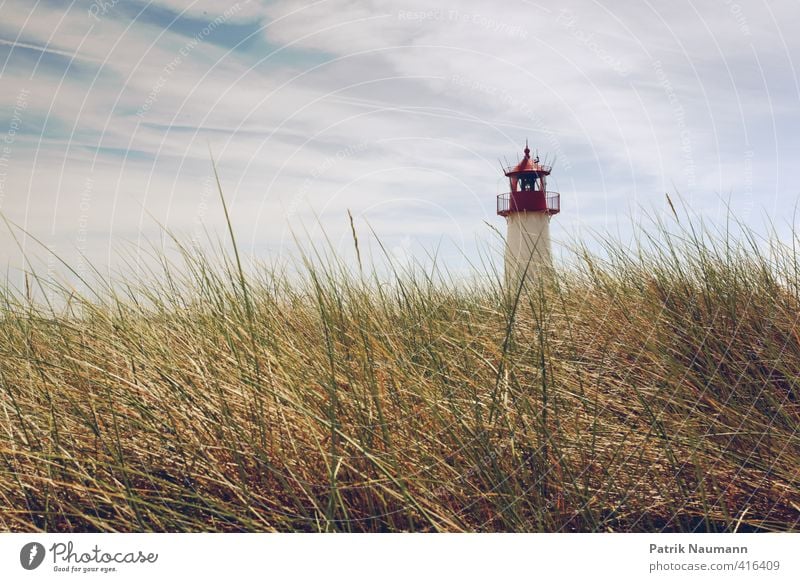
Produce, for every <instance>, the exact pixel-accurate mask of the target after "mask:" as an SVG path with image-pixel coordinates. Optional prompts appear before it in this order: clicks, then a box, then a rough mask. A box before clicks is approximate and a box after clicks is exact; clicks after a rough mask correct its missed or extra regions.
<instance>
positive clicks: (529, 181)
mask: <svg viewBox="0 0 800 582" xmlns="http://www.w3.org/2000/svg"><path fill="white" fill-rule="evenodd" d="M535 189H536V178H535V177H530V176H522V177H521V178H520V190H522V191H524V192H529V191H531V190H535Z"/></svg>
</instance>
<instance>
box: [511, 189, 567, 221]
mask: <svg viewBox="0 0 800 582" xmlns="http://www.w3.org/2000/svg"><path fill="white" fill-rule="evenodd" d="M512 194H514V195H516V196H515V198H516V197H519V196H520V195H521V194H530V192H506V193H505V194H500V195H499V196H498V197H497V214H500V215H503V216H505V215H507V214H509V213H510V212H515V211H521V210H532V211H534V212H536V211H538V212H542V211H544V212H547V213H548V214H557V213H558V212H560V211H561V195H560V194H559V193H558V192H545V193H544V194H545V197H544V199H545V205H546V207H545V208H537V209H533V208H526V205H525V204H520V202H519V201H518V202H517V204H516V205H515V207H514V208H512V207H511V195H512Z"/></svg>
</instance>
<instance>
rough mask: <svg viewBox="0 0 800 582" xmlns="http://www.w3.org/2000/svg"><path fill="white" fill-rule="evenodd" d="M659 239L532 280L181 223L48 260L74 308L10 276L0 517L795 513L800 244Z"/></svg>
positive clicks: (383, 522) (168, 526) (380, 519)
mask: <svg viewBox="0 0 800 582" xmlns="http://www.w3.org/2000/svg"><path fill="white" fill-rule="evenodd" d="M650 232H651V235H650V236H649V237H648V236H646V234H645V233H640V234H641V238H640V242H639V244H637V245H634V246H633V247H631V248H627V247H625V246H623V245H620V244H619V243H618V242H614V241H608V242H607V243H606V245H605V246H606V248H605V252H604V253H601V254H592V253H589V252H588V251H587V250H586V249H585V248H579V249H578V250H576V251H575V254H574V257H573V258H574V260H573V261H572V264H571V266H569V267H568V268H565V269H563V270H560V271H558V272H556V273H554V274H553V276H552V280H551V279H546V278H544V277H542V278H540V279H538V284H537V283H533V284H529V285H527V286H525V287H522V288H516V287H513V288H504V285H502V284H501V282H500V280H499V277H498V276H497V273H496V272H494V271H492V270H491V269H489V270H488V271H487V272H485V273H477V272H476V274H475V275H476V276H475V277H473V278H472V279H471V280H472V283H465V282H463V281H462V282H458V283H456V282H453V281H450V280H449V279H448V277H446V276H443V275H442V274H441V273H440V272H438V271H434V272H431V271H425V270H423V269H408V270H403V269H399V268H398V269H396V270H394V271H393V273H394V274H393V275H392V276H391V277H389V279H390V280H388V281H387V280H383V281H378V279H379V277H378V276H377V275H375V273H374V272H373V271H372V268H371V267H367V266H366V265H362V266H361V270H359V269H357V268H356V269H352V268H349V267H348V266H347V265H345V264H343V263H342V262H341V261H339V260H337V259H336V257H335V255H333V254H332V253H325V255H324V256H316V257H314V256H308V257H307V260H306V262H305V274H304V276H303V277H301V278H299V279H296V278H293V277H289V276H288V275H286V273H284V272H283V271H281V270H280V269H277V268H273V269H270V268H266V267H263V266H262V267H260V268H258V269H253V270H252V272H250V271H249V270H248V272H246V269H244V268H243V267H242V264H241V262H240V258H239V254H238V251H237V252H234V253H233V254H232V255H231V256H227V255H224V254H221V255H220V254H216V255H209V254H203V253H201V252H199V251H197V250H195V249H190V248H187V247H184V246H181V245H180V242H179V241H175V245H176V246H177V248H178V249H179V254H180V260H179V261H174V260H167V259H166V258H165V257H161V263H160V265H161V267H160V270H154V271H151V272H148V273H146V274H144V275H140V276H134V275H131V276H130V277H128V278H124V279H122V280H118V281H114V282H110V281H103V280H102V278H100V277H97V278H96V280H93V281H92V283H91V289H92V291H91V292H86V293H82V294H78V293H76V292H74V291H73V290H72V289H69V288H67V287H66V286H54V284H53V283H52V281H45V280H43V279H40V278H38V277H37V276H36V275H35V274H32V275H31V276H30V278H29V281H30V287H31V288H33V289H35V288H37V287H38V286H42V289H43V290H45V291H46V295H47V296H48V297H51V298H52V297H53V296H54V295H55V296H56V297H57V298H58V301H57V302H55V303H53V304H52V305H50V304H48V303H47V302H44V301H34V300H32V299H30V298H29V297H28V296H26V293H25V292H22V293H18V292H15V291H14V290H13V289H12V288H11V287H10V286H7V287H6V288H5V289H3V290H2V291H0V294H1V297H0V302H1V305H2V306H1V307H0V415H1V416H0V528H2V529H4V530H11V531H19V530H24V531H548V532H560V531H565V532H571V531H662V530H669V531H753V530H756V531H761V530H768V531H794V530H797V529H800V435H798V421H799V420H800V403H799V402H798V397H799V396H800V392H799V390H800V389H798V374H799V373H800V329H799V328H798V318H800V295H799V294H800V275H799V274H798V273H800V271H799V270H798V255H797V252H796V251H795V249H794V248H793V247H792V245H788V246H787V245H781V244H780V243H778V242H777V241H772V242H771V243H770V244H769V245H766V246H765V245H764V244H761V243H759V242H758V241H757V240H756V239H755V237H754V235H752V234H751V233H748V232H747V231H745V232H744V233H743V234H742V236H741V237H739V239H738V242H734V241H733V240H732V237H730V236H729V235H727V234H725V233H716V234H714V233H710V232H708V230H707V229H702V230H701V232H699V233H698V232H697V231H696V230H694V227H693V226H692V225H691V223H687V222H686V221H683V222H677V223H676V224H675V225H671V226H670V228H667V227H665V226H664V225H660V226H659V225H658V224H655V225H654V227H653V228H652V229H651V230H650ZM354 237H355V230H354ZM355 242H356V244H357V243H358V239H357V238H356V239H355ZM765 249H766V250H765ZM234 250H235V248H234ZM601 256H602V257H603V258H600V257H601ZM359 260H360V257H359ZM46 285H47V286H49V287H48V288H47V289H44V287H45V286H46ZM30 294H31V293H30V292H29V293H28V295H30ZM56 304H57V305H58V307H56V306H55V305H56Z"/></svg>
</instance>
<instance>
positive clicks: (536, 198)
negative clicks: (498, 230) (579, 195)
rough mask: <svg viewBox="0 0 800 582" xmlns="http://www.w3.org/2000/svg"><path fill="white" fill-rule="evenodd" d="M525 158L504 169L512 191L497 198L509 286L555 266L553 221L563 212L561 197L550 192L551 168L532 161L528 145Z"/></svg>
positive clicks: (535, 158)
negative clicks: (504, 228) (504, 225)
mask: <svg viewBox="0 0 800 582" xmlns="http://www.w3.org/2000/svg"><path fill="white" fill-rule="evenodd" d="M524 153H525V157H524V158H523V159H522V161H520V162H519V163H518V164H517V165H516V166H510V167H508V168H504V173H505V175H506V176H507V177H508V181H509V185H510V188H511V189H510V192H507V193H505V194H500V195H499V196H498V197H497V214H499V215H500V216H505V218H506V222H507V225H508V230H507V232H506V250H505V271H506V283H507V284H509V285H513V284H515V283H518V282H519V281H520V279H521V277H522V276H523V275H524V276H525V277H526V279H533V278H535V277H536V276H537V275H541V274H542V273H543V272H544V271H547V270H549V269H550V268H551V267H552V264H553V260H552V257H551V250H550V218H551V217H552V216H553V215H554V214H558V212H559V210H560V204H561V201H560V196H559V194H558V193H557V192H548V191H547V176H549V175H550V170H551V169H552V168H551V167H550V166H546V165H544V164H540V163H539V156H536V157H534V158H531V150H530V149H529V148H528V143H527V142H525V152H524Z"/></svg>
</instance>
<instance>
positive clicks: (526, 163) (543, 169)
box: [505, 142, 552, 176]
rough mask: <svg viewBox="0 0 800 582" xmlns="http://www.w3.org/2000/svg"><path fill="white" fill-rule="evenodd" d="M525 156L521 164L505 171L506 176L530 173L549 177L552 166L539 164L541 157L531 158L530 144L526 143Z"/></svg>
mask: <svg viewBox="0 0 800 582" xmlns="http://www.w3.org/2000/svg"><path fill="white" fill-rule="evenodd" d="M523 153H524V154H525V156H524V157H523V158H522V160H520V162H519V163H518V164H517V165H516V166H509V167H507V168H506V169H505V174H506V176H512V175H515V174H523V173H528V172H536V173H538V174H545V175H548V174H549V173H550V170H551V169H552V168H551V167H550V166H546V165H544V164H542V163H540V162H539V156H538V155H537V156H535V157H533V158H531V150H530V148H529V147H528V142H525V149H524V150H523Z"/></svg>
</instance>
